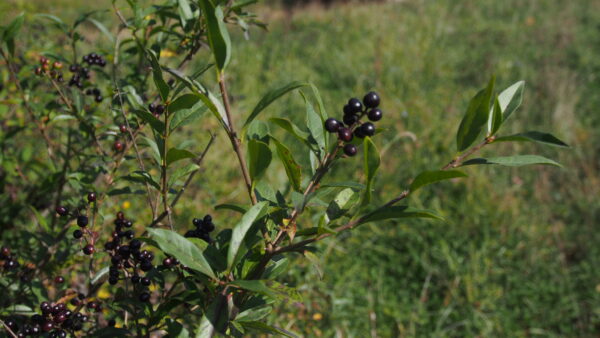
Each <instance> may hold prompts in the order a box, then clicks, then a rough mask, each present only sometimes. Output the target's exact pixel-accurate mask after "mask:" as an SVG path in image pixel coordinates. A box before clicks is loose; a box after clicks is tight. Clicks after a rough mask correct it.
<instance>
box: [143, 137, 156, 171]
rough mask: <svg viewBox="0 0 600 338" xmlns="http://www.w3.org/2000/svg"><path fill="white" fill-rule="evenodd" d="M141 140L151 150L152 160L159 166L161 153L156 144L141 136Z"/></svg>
mask: <svg viewBox="0 0 600 338" xmlns="http://www.w3.org/2000/svg"><path fill="white" fill-rule="evenodd" d="M141 139H142V141H144V142H145V143H146V144H147V145H148V146H149V147H150V149H152V157H154V160H155V161H156V163H157V164H160V162H161V161H160V159H161V156H160V154H161V152H160V149H159V148H158V144H156V142H155V141H154V140H153V139H151V138H149V137H146V136H141Z"/></svg>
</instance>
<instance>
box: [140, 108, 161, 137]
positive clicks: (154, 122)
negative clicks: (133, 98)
mask: <svg viewBox="0 0 600 338" xmlns="http://www.w3.org/2000/svg"><path fill="white" fill-rule="evenodd" d="M133 112H134V113H135V115H137V117H139V118H140V119H142V120H143V121H144V122H146V123H148V124H149V125H150V127H152V129H154V130H155V131H156V132H157V133H159V134H163V133H164V132H165V123H164V122H163V121H161V120H159V119H157V118H156V117H154V115H152V114H150V113H149V112H147V111H145V110H138V109H135V110H134V111H133Z"/></svg>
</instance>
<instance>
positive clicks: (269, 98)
mask: <svg viewBox="0 0 600 338" xmlns="http://www.w3.org/2000/svg"><path fill="white" fill-rule="evenodd" d="M307 85H308V83H305V82H298V81H294V82H291V83H288V84H287V85H285V86H283V87H280V88H277V89H274V90H271V91H270V92H268V93H267V94H265V96H263V98H262V99H261V100H260V101H259V102H258V104H257V105H256V107H254V110H252V113H250V116H248V119H246V122H244V127H243V128H244V129H245V128H246V127H247V126H248V125H249V124H250V122H252V121H253V120H254V119H255V118H256V117H257V116H258V114H260V112H262V111H263V110H264V109H265V108H267V107H268V106H269V105H270V104H271V103H273V101H275V100H277V99H278V98H280V97H281V96H283V95H284V94H286V93H288V92H290V91H292V90H294V89H296V88H300V87H303V86H307Z"/></svg>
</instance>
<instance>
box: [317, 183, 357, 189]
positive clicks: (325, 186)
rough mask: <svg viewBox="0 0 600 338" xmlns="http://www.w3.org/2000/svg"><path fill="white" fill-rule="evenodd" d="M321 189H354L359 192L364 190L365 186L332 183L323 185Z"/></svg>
mask: <svg viewBox="0 0 600 338" xmlns="http://www.w3.org/2000/svg"><path fill="white" fill-rule="evenodd" d="M321 188H354V189H357V190H363V189H364V188H365V185H364V184H360V183H357V182H332V183H325V184H321Z"/></svg>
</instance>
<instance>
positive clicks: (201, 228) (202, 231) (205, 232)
mask: <svg viewBox="0 0 600 338" xmlns="http://www.w3.org/2000/svg"><path fill="white" fill-rule="evenodd" d="M192 224H194V226H195V227H196V229H194V230H189V231H188V232H186V233H185V237H188V238H189V237H193V238H200V239H202V240H204V241H206V242H208V243H210V242H212V239H211V238H210V233H211V232H212V231H213V230H215V224H214V223H213V221H212V216H211V215H206V216H204V218H203V219H200V218H194V219H193V220H192Z"/></svg>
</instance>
